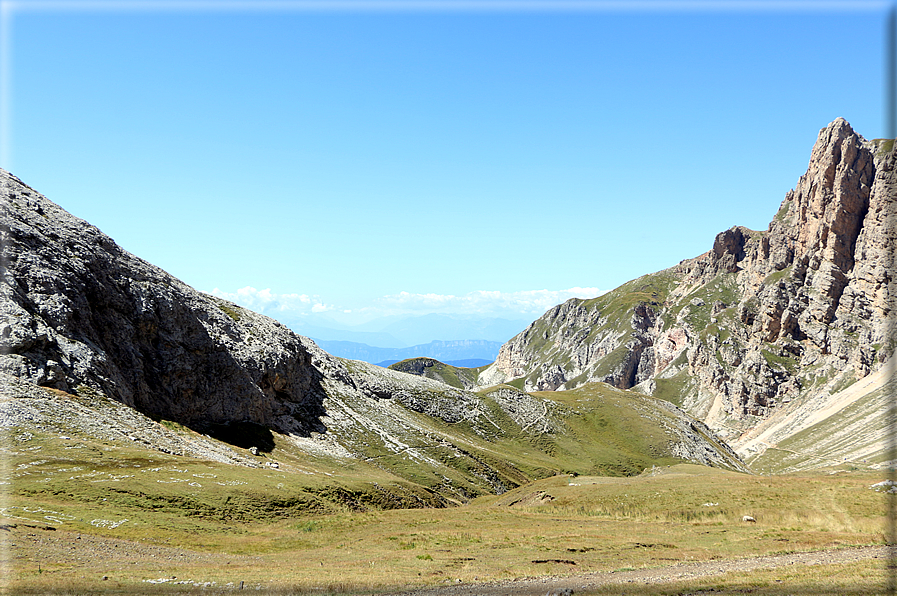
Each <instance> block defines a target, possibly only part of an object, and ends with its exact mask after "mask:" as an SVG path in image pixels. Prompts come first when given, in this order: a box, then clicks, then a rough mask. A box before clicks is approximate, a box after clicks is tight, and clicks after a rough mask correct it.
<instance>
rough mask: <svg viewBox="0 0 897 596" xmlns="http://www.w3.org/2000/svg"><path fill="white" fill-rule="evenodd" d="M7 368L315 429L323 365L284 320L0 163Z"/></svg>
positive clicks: (196, 415) (186, 416)
mask: <svg viewBox="0 0 897 596" xmlns="http://www.w3.org/2000/svg"><path fill="white" fill-rule="evenodd" d="M0 193H2V202H0V210H2V211H0V221H2V243H3V247H4V252H3V255H4V260H3V263H2V276H3V278H2V284H0V293H2V300H0V308H2V317H3V318H2V320H3V323H2V328H0V350H2V354H0V368H2V371H3V372H6V373H8V374H11V375H13V376H16V377H19V378H22V379H27V380H29V381H31V382H33V383H35V384H38V385H43V386H47V387H53V388H57V389H60V390H63V391H68V392H77V391H78V387H81V386H84V387H88V388H92V389H94V390H96V391H100V392H102V393H103V394H105V395H108V396H110V397H112V398H114V399H115V400H117V401H120V402H121V403H124V404H126V405H129V406H131V407H134V408H136V409H138V410H140V411H141V412H144V413H146V414H149V415H151V416H154V417H157V418H165V419H169V420H176V421H179V422H181V423H183V424H186V425H190V426H194V427H197V428H204V427H208V426H209V425H212V424H221V423H227V422H231V421H251V422H255V423H258V424H263V425H269V426H270V425H274V424H275V421H276V420H277V419H278V418H279V417H281V416H289V417H293V418H295V419H296V420H298V421H301V423H302V425H303V426H304V427H305V429H306V431H310V430H311V429H313V428H315V427H316V425H315V422H314V420H315V417H316V415H318V414H319V413H320V407H321V406H320V404H321V400H322V399H323V394H322V392H321V390H320V380H321V376H322V375H321V372H320V371H318V370H317V369H316V368H315V367H314V366H312V365H311V362H310V355H309V353H308V350H307V349H306V348H305V347H304V346H303V343H302V342H301V340H300V339H299V338H298V336H296V335H295V334H293V333H292V332H291V331H290V330H289V329H287V328H286V327H284V326H283V325H281V324H279V323H277V322H276V321H274V320H272V319H269V318H267V317H263V316H261V315H257V314H255V313H252V312H250V311H247V310H244V309H242V308H240V307H238V306H236V305H235V304H232V303H228V302H225V301H222V300H218V299H216V298H213V297H211V296H207V295H204V294H201V293H200V292H197V291H195V290H194V289H193V288H191V287H189V286H187V285H186V284H184V283H183V282H181V281H179V280H177V279H175V278H174V277H172V276H170V275H168V274H167V273H165V272H164V271H162V270H160V269H159V268H157V267H154V266H153V265H151V264H149V263H147V262H145V261H143V260H141V259H139V258H137V257H135V256H134V255H131V254H130V253H128V252H126V251H124V250H122V249H121V248H120V247H119V246H118V245H116V244H115V242H113V241H112V239H111V238H109V237H108V236H106V235H105V234H103V233H102V232H100V231H99V230H98V229H97V228H95V227H94V226H92V225H90V224H88V223H87V222H85V221H83V220H80V219H78V218H75V217H73V216H72V215H70V214H69V213H67V212H65V211H64V210H63V209H61V208H60V207H58V206H57V205H55V204H54V203H52V202H50V201H49V200H47V199H46V198H45V197H43V196H42V195H40V194H39V193H37V192H35V191H34V190H33V189H31V188H30V187H28V186H27V185H25V184H24V183H22V182H21V181H20V180H19V179H17V178H16V177H14V176H12V175H10V174H8V173H6V172H0Z"/></svg>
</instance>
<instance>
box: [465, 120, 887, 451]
mask: <svg viewBox="0 0 897 596" xmlns="http://www.w3.org/2000/svg"><path fill="white" fill-rule="evenodd" d="M893 147H894V143H893V141H885V140H873V141H867V140H865V139H864V138H863V137H861V136H860V135H858V134H857V133H856V132H855V131H854V130H853V129H852V128H851V127H850V125H849V123H847V121H846V120H844V119H843V118H838V119H836V120H835V121H833V122H832V123H831V124H829V125H828V126H827V127H825V128H823V129H822V130H821V131H820V133H819V136H818V138H817V141H816V143H815V145H814V147H813V149H812V152H811V156H810V161H809V165H808V168H807V172H806V173H805V174H803V175H802V176H801V177H800V179H799V180H798V184H797V185H796V186H795V188H794V189H792V190H791V191H789V192H788V193H787V194H786V196H785V199H784V200H783V202H782V204H781V207H780V208H779V210H778V212H777V213H776V214H775V216H774V217H773V219H772V220H771V222H770V225H769V227H768V229H767V230H766V231H754V230H749V229H747V228H745V227H742V226H735V227H733V228H731V229H729V230H726V231H724V232H721V233H720V234H718V235H717V236H716V238H715V240H714V243H713V246H712V247H711V249H710V250H708V251H707V252H705V253H704V254H702V255H700V256H698V257H695V258H692V259H686V260H683V261H681V262H680V263H679V264H678V265H675V266H673V267H671V268H668V269H665V270H662V271H659V272H656V273H652V274H647V275H644V276H642V277H640V278H637V279H635V280H632V281H630V282H627V283H626V284H623V285H622V286H620V287H619V288H617V289H615V290H612V291H611V292H609V293H608V294H605V295H604V296H601V297H598V298H595V299H592V300H578V299H572V300H569V301H567V302H565V303H564V304H561V305H558V306H556V307H554V308H552V309H550V310H549V311H548V312H546V313H545V314H544V315H543V316H542V317H540V318H539V319H537V320H536V321H534V322H533V324H531V325H530V326H529V327H528V328H527V329H526V330H524V331H523V332H522V333H521V334H519V335H517V336H516V337H515V338H512V339H511V340H510V341H509V342H507V343H506V344H505V345H503V346H502V348H501V350H500V351H499V355H498V358H497V359H496V362H495V363H494V364H493V365H492V366H491V367H490V368H489V369H487V370H485V371H483V373H481V375H480V381H479V382H480V383H482V384H483V385H490V384H494V383H498V382H512V381H515V379H516V380H517V381H516V382H518V383H519V386H521V387H522V388H524V389H526V390H528V391H531V390H546V389H547V390H563V389H570V388H572V387H576V386H578V385H581V384H582V383H587V382H592V381H603V382H607V383H609V384H611V385H613V386H616V387H619V388H637V389H639V390H641V391H643V392H645V393H648V394H652V395H655V396H659V397H663V398H665V399H669V400H671V401H673V402H674V403H677V404H679V405H680V406H682V407H683V409H685V410H686V411H687V412H689V413H690V414H692V415H693V416H695V417H696V418H698V419H700V420H703V421H705V422H707V423H708V424H709V425H710V426H711V427H712V428H714V430H715V431H717V432H719V433H721V434H722V436H724V437H726V438H727V439H729V440H737V438H738V437H739V436H740V435H741V434H742V433H743V432H746V431H748V430H750V429H751V428H753V427H754V426H756V424H758V423H759V422H760V421H762V420H764V419H766V418H768V417H770V416H772V415H773V414H774V413H776V412H778V411H782V410H783V408H785V407H787V408H788V409H790V410H794V408H795V407H797V406H799V403H798V402H802V401H805V400H807V399H809V398H810V396H811V395H812V394H814V393H819V392H822V393H826V394H829V393H834V392H836V391H839V390H841V389H843V388H844V387H845V386H847V385H849V384H851V383H853V382H855V381H856V380H857V379H861V378H863V377H865V376H867V375H868V374H869V373H871V372H874V371H876V370H878V369H880V368H882V367H883V366H884V363H885V362H886V361H887V360H888V358H890V357H891V355H892V354H893V352H894V345H895V332H894V329H893V327H892V326H891V324H890V319H891V316H892V311H893V308H892V301H893V296H895V293H897V283H895V280H894V279H893V278H892V276H891V274H890V273H889V271H890V270H892V266H893V263H894V247H895V244H897V240H895V234H894V229H895V228H894V225H893V223H894V221H895V220H894V216H895V207H894V203H895V201H894V198H895V196H897V181H895V174H894V161H895V158H894V149H893ZM792 404H793V405H792Z"/></svg>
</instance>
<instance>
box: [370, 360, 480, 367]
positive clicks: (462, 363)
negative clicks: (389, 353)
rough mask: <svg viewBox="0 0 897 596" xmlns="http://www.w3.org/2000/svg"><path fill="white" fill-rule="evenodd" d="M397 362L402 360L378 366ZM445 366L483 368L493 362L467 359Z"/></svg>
mask: <svg viewBox="0 0 897 596" xmlns="http://www.w3.org/2000/svg"><path fill="white" fill-rule="evenodd" d="M396 362H401V360H384V361H383V362H377V363H376V364H377V366H382V367H383V368H386V367H388V366H390V365H393V364H395V363H396ZM443 364H448V365H449V366H456V367H458V368H479V367H481V366H486V365H487V364H492V360H483V359H482V358H467V359H466V360H450V361H448V362H443Z"/></svg>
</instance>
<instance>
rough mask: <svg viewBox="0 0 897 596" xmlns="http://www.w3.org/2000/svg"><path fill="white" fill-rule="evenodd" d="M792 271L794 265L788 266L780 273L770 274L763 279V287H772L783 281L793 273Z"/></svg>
mask: <svg viewBox="0 0 897 596" xmlns="http://www.w3.org/2000/svg"><path fill="white" fill-rule="evenodd" d="M791 269H792V265H788V266H787V267H785V268H784V269H780V270H779V271H773V272H772V273H770V274H769V275H767V276H766V277H765V278H764V279H763V285H765V286H771V285H773V284H775V283H776V282H778V281H779V280H780V279H783V278H785V277H786V276H788V275H789V274H790V273H791Z"/></svg>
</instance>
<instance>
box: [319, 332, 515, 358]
mask: <svg viewBox="0 0 897 596" xmlns="http://www.w3.org/2000/svg"><path fill="white" fill-rule="evenodd" d="M312 339H314V341H315V343H316V344H318V345H319V346H320V347H321V348H322V349H323V350H325V351H326V352H329V353H331V354H333V355H334V356H339V357H340V358H349V359H351V360H363V361H364V362H370V363H371V364H377V363H381V362H385V361H390V360H391V361H393V362H398V361H400V360H405V359H407V358H419V357H427V358H435V359H436V360H439V361H440V362H449V361H452V362H454V361H457V360H471V359H476V360H478V361H479V360H482V361H485V362H482V363H481V364H488V363H489V362H492V361H494V360H495V357H496V356H497V355H498V349H499V348H500V347H501V343H500V342H497V341H487V340H482V339H473V340H471V339H466V340H458V341H431V342H430V343H427V344H421V345H417V346H411V347H410V348H380V347H376V346H369V345H365V344H360V343H355V342H351V341H333V340H324V339H316V338H312Z"/></svg>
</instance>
